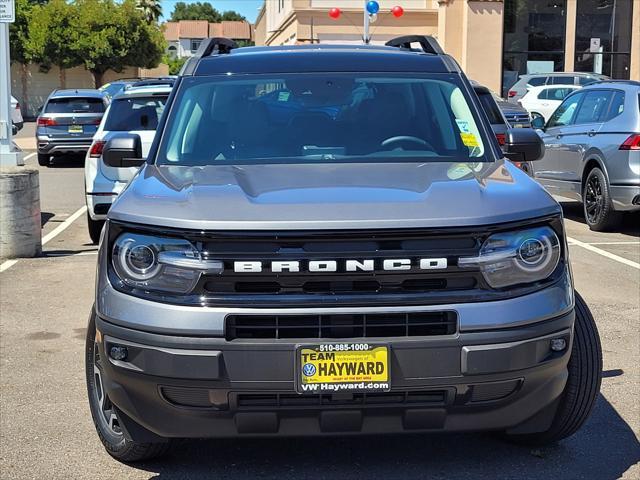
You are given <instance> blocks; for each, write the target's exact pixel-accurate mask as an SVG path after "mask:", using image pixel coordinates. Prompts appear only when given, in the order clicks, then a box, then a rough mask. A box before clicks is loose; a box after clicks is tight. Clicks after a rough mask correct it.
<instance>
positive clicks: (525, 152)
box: [503, 128, 544, 162]
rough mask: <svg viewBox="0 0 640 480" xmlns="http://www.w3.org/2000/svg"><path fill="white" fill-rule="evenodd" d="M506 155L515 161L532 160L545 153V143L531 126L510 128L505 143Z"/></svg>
mask: <svg viewBox="0 0 640 480" xmlns="http://www.w3.org/2000/svg"><path fill="white" fill-rule="evenodd" d="M503 149H504V154H505V156H506V157H507V158H508V159H509V160H511V161H513V162H532V161H534V160H539V159H540V158H542V156H543V155H544V143H543V141H542V139H541V138H540V136H539V135H538V134H537V133H536V131H535V130H533V129H531V128H510V129H509V130H507V135H506V139H505V144H504V148H503Z"/></svg>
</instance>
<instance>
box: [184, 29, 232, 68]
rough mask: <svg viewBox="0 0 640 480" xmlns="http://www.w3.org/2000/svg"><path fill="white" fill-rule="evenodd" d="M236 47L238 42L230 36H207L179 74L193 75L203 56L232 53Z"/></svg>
mask: <svg viewBox="0 0 640 480" xmlns="http://www.w3.org/2000/svg"><path fill="white" fill-rule="evenodd" d="M234 48H238V44H237V43H236V42H234V41H233V40H231V39H229V38H225V37H213V38H205V39H204V40H202V43H201V44H200V46H199V47H198V50H197V51H196V53H195V54H194V55H193V56H192V57H191V58H189V60H187V61H186V62H185V63H184V65H183V66H182V68H181V69H180V73H178V75H179V76H183V75H193V72H195V70H196V65H197V64H198V61H200V59H201V58H203V57H210V56H211V55H225V54H227V53H231V50H233V49H234Z"/></svg>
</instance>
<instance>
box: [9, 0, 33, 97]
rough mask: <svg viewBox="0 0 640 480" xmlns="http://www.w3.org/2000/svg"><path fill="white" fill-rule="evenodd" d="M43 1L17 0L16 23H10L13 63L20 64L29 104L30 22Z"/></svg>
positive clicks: (25, 95)
mask: <svg viewBox="0 0 640 480" xmlns="http://www.w3.org/2000/svg"><path fill="white" fill-rule="evenodd" d="M37 3H41V1H40V2H38V1H34V0H31V1H30V0H16V7H15V8H16V19H15V22H14V23H10V24H9V51H10V57H11V63H14V62H18V63H19V64H20V82H21V87H22V88H21V90H22V91H21V93H22V99H21V101H22V103H23V105H25V106H26V105H28V102H29V92H28V86H29V82H28V81H27V80H28V76H29V63H31V60H32V58H31V54H30V52H29V51H27V44H28V43H29V22H30V19H31V13H32V10H33V6H34V5H35V4H37Z"/></svg>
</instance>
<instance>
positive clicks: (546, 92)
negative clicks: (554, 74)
mask: <svg viewBox="0 0 640 480" xmlns="http://www.w3.org/2000/svg"><path fill="white" fill-rule="evenodd" d="M548 95H549V90H542V91H541V92H540V93H539V94H538V100H546V99H547V98H548Z"/></svg>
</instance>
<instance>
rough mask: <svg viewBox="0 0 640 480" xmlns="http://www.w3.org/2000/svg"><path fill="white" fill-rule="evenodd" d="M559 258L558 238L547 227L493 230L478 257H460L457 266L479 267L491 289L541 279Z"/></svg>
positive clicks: (551, 271)
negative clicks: (496, 231) (507, 230)
mask: <svg viewBox="0 0 640 480" xmlns="http://www.w3.org/2000/svg"><path fill="white" fill-rule="evenodd" d="M559 261H560V241H559V240H558V236H557V235H556V233H555V232H554V231H553V230H552V229H551V228H550V227H539V228H531V229H528V230H521V231H517V232H506V233H496V234H494V235H491V236H490V237H489V238H488V239H487V240H486V241H485V242H484V244H483V245H482V248H481V249H480V255H478V256H477V257H461V258H459V259H458V266H459V267H460V268H480V271H481V272H482V275H483V276H484V278H485V280H486V281H487V283H488V284H489V285H490V286H491V287H493V288H502V287H508V286H510V285H517V284H520V283H533V282H537V281H540V280H544V279H545V278H547V277H549V275H551V274H552V273H553V271H554V270H555V269H556V267H557V266H558V262H559Z"/></svg>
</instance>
